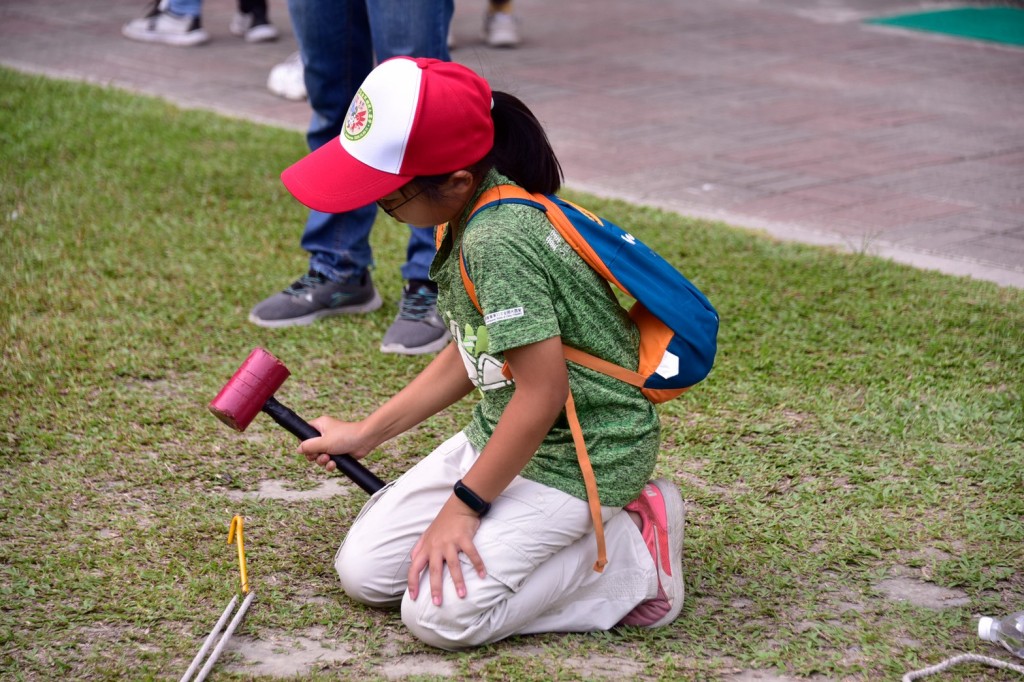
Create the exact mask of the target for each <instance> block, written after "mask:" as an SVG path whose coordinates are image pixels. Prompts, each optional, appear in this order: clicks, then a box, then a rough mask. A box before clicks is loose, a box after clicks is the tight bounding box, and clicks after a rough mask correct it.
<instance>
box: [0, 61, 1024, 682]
mask: <svg viewBox="0 0 1024 682" xmlns="http://www.w3.org/2000/svg"><path fill="white" fill-rule="evenodd" d="M304 151H305V147H304V140H303V138H302V136H301V135H300V134H298V133H295V132H287V131H282V130H278V129H273V128H268V127H262V126H258V125H252V124H248V123H245V122H239V121H234V120H229V119H225V118H221V117H218V116H215V115H212V114H207V113H199V112H184V111H181V110H179V109H176V108H174V107H172V106H170V105H168V104H165V103H163V102H160V101H156V100H151V99H146V98H142V97H136V96H131V95H128V94H125V93H122V92H119V91H115V90H109V89H103V88H98V87H94V86H88V85H81V84H70V83H63V82H55V81H49V80H46V79H42V78H38V77H29V76H24V75H19V74H15V73H13V72H10V71H6V70H0V278H2V283H3V289H2V296H0V312H2V316H0V321H2V326H0V347H2V352H3V356H2V367H0V456H2V461H3V464H4V468H5V471H6V473H5V475H4V476H3V478H2V479H0V519H2V521H3V523H2V525H0V677H2V678H4V679H61V678H63V679H97V680H99V679H110V680H114V679H177V678H178V677H179V676H180V675H181V674H182V673H183V672H184V670H185V668H186V667H187V666H188V663H189V661H190V660H191V658H192V656H193V655H194V654H195V653H196V651H197V650H198V648H199V645H200V643H201V641H202V639H203V637H205V635H206V633H207V632H209V630H210V628H211V627H212V626H213V623H214V622H215V621H216V619H217V616H218V615H219V614H220V612H221V610H222V609H223V608H224V606H225V605H226V604H227V602H228V600H229V599H230V597H231V595H232V594H233V592H234V591H235V590H236V588H237V585H238V573H237V569H236V556H235V552H234V549H233V548H232V546H230V545H228V544H227V543H226V539H227V530H228V523H229V521H230V519H231V517H232V516H233V515H235V514H241V515H243V516H244V518H245V524H246V525H245V537H246V549H247V555H248V569H249V577H250V580H251V581H252V584H253V586H254V588H255V589H256V591H257V599H256V602H255V603H254V604H253V607H252V608H251V609H250V611H249V614H248V616H247V617H246V620H245V622H244V623H243V624H242V627H241V628H240V629H239V631H238V633H237V634H236V638H237V639H238V640H239V642H240V643H241V644H240V646H242V647H243V648H244V647H249V648H253V647H258V646H260V645H261V644H262V645H267V644H268V643H274V642H278V643H279V644H278V645H277V646H278V647H279V648H280V647H284V648H288V647H289V646H291V645H290V644H288V643H287V642H290V641H293V639H294V638H297V637H302V638H304V639H303V640H302V641H304V642H306V643H307V644H308V645H310V646H312V645H314V644H315V645H317V646H323V647H324V648H325V649H329V650H331V651H333V652H334V654H335V656H334V657H333V658H331V657H325V658H323V659H322V660H321V661H320V662H319V663H316V664H313V665H309V666H306V667H305V668H304V669H303V670H302V674H301V677H302V679H310V680H326V679H338V678H347V679H359V680H363V679H374V678H383V677H384V675H385V674H388V671H392V672H393V671H394V670H405V671H406V673H407V674H408V676H412V677H414V678H415V679H424V680H425V679H435V678H437V679H451V678H455V679H501V680H533V679H536V680H544V679H559V680H572V679H594V678H600V677H608V678H610V679H665V680H707V679H717V678H725V679H729V677H728V676H729V675H731V674H733V673H737V672H740V671H743V670H761V671H767V672H768V673H770V674H771V675H775V676H778V679H789V678H792V679H831V680H894V679H899V677H900V676H901V675H902V674H903V673H905V672H907V671H909V670H914V669H918V668H922V667H925V666H927V665H932V664H935V663H938V662H940V661H941V660H943V659H945V658H947V657H948V656H951V655H953V654H955V653H962V652H975V653H981V654H986V655H991V656H998V657H1002V658H1008V655H1005V652H1003V651H1002V650H1001V649H999V648H996V647H995V645H991V644H987V643H984V642H980V641H979V640H978V639H977V638H976V636H975V632H974V629H975V623H976V620H977V616H978V615H980V614H989V615H996V614H1001V613H1005V612H1007V611H1008V610H1011V609H1015V610H1019V609H1021V608H1024V404H1022V401H1024V292H1022V291H1020V290H1014V289H1000V288H998V287H996V286H995V285H992V284H989V283H984V282H977V281H970V280H965V279H957V278H953V277H949V276H945V275H941V274H936V273H929V272H921V271H918V270H914V269H910V268H908V267H904V266H901V265H897V264H893V263H889V262H885V261H882V260H879V259H876V258H873V257H870V256H866V255H857V254H854V255H850V254H839V253H834V252H831V251H829V250H824V249H820V248H812V247H806V246H801V245H794V244H784V243H778V242H775V241H772V240H770V239H767V238H764V237H762V236H758V235H754V234H751V233H749V232H745V231H741V230H738V229H734V228H731V227H729V226H726V225H722V224H713V223H709V222H704V221H698V220H691V219H686V218H682V217H679V216H677V215H671V214H667V213H663V212H659V211H655V210H651V209H647V208H639V207H636V206H630V205H627V204H624V203H617V202H608V201H602V200H597V199H594V198H593V197H583V196H580V195H571V196H572V197H573V198H574V199H576V200H579V201H582V202H583V203H584V204H586V205H587V206H588V207H590V208H591V209H593V210H596V211H598V212H600V213H603V214H605V215H607V216H608V217H609V218H611V219H613V220H615V221H616V222H619V223H620V224H623V225H628V226H630V227H631V228H632V229H633V231H634V232H635V233H636V234H637V236H639V237H640V238H642V239H644V240H645V241H647V242H648V243H650V244H651V245H652V246H654V247H655V248H657V249H658V250H660V251H661V252H662V253H663V254H664V255H665V256H666V258H668V259H669V260H670V261H672V262H674V263H675V264H677V265H678V266H679V267H680V269H681V270H683V272H684V273H686V274H687V275H688V276H689V277H690V278H691V279H692V280H693V281H694V282H695V283H696V284H697V285H698V286H699V287H700V288H701V289H702V290H703V291H704V292H705V293H707V295H708V296H709V297H710V299H711V300H712V302H713V303H714V304H715V305H716V307H717V308H718V310H719V312H720V314H721V318H722V327H721V334H720V337H719V342H720V346H719V348H720V350H719V355H718V359H717V363H716V366H715V369H714V371H713V372H712V374H711V376H710V377H709V379H708V380H707V381H706V382H704V383H703V384H701V385H700V386H699V387H697V388H695V389H694V390H693V391H691V392H690V393H689V394H687V395H686V396H684V397H683V398H681V399H679V400H676V401H673V402H671V403H668V404H666V405H664V406H663V408H662V409H661V414H662V420H663V424H664V440H665V445H664V451H663V455H662V458H661V460H660V464H659V469H658V473H659V475H664V476H670V477H672V478H673V479H674V480H676V481H677V482H678V483H679V484H680V485H681V486H682V488H683V491H684V497H685V498H686V499H687V503H688V525H687V536H686V549H685V552H686V553H685V558H684V565H685V569H686V586H687V594H686V602H685V606H684V608H683V612H682V614H681V616H680V617H679V619H678V620H677V621H676V622H675V623H674V624H673V625H672V626H671V627H667V628H664V629H661V630H658V631H641V630H635V629H620V630H616V631H613V632H609V633H599V634H571V635H546V636H536V637H523V638H513V639H511V640H508V641H505V642H502V643H500V644H498V645H495V646H490V647H485V648H483V649H480V650H477V651H473V652H471V653H465V654H446V653H442V652H437V651H434V650H431V649H429V648H427V647H425V646H423V645H420V644H419V643H417V642H416V641H415V640H413V639H412V638H411V637H410V636H409V635H408V634H407V633H406V632H405V631H404V628H403V627H402V625H401V622H400V621H399V619H398V618H397V616H396V615H395V614H393V613H387V612H379V611H374V610H370V609H367V608H363V607H361V606H358V605H356V604H354V603H352V602H350V601H348V600H347V599H346V598H345V597H344V596H343V595H342V593H341V591H340V589H339V587H338V584H337V580H336V577H335V576H334V573H333V567H332V559H333V554H334V551H335V549H336V547H337V545H338V544H339V543H340V541H341V539H342V538H343V537H344V535H345V532H346V530H347V528H348V526H349V524H350V523H351V520H352V519H353V518H354V516H355V515H356V514H357V513H358V510H359V508H360V506H361V504H362V502H363V500H364V499H365V495H364V494H363V493H362V491H361V490H359V489H358V488H356V487H355V486H353V485H351V484H347V483H345V482H344V481H337V482H339V483H340V488H341V489H342V493H343V494H341V495H336V496H333V497H327V498H323V499H314V498H312V497H310V498H301V496H300V499H293V500H282V499H276V498H275V497H273V496H263V497H260V496H257V495H255V494H254V493H255V492H256V491H258V490H259V489H260V488H261V484H266V483H267V482H278V483H279V484H280V485H282V486H284V487H290V488H291V489H293V490H295V491H308V490H312V489H317V488H318V486H321V484H323V483H324V481H325V476H324V474H323V473H322V472H321V471H320V470H319V469H317V468H315V467H313V466H311V465H309V464H307V463H306V462H305V460H304V459H303V458H301V457H300V456H298V455H297V454H296V452H295V445H296V443H295V441H294V439H293V438H292V437H291V436H290V435H289V434H287V433H286V432H284V431H283V430H282V429H280V428H279V427H277V426H276V425H274V424H273V422H271V421H270V420H269V419H268V418H266V417H265V416H263V417H258V418H257V419H256V421H255V422H254V423H253V424H252V426H250V428H249V429H248V431H246V432H245V433H244V434H238V433H236V432H234V431H231V430H229V429H227V428H226V427H225V426H224V425H222V424H221V423H220V422H219V421H217V420H216V419H214V418H213V417H212V416H211V415H210V414H209V413H208V412H207V410H206V404H207V403H208V402H209V401H210V399H211V398H212V397H213V396H214V395H215V394H216V393H217V391H218V390H219V389H220V387H221V386H222V385H223V384H224V382H225V381H226V380H227V379H228V377H230V376H231V374H232V373H233V372H234V370H235V369H236V368H237V367H238V365H239V364H240V363H241V361H242V360H243V359H244V358H245V357H246V356H247V355H248V353H249V351H250V350H251V349H252V348H253V347H254V346H263V347H265V348H267V349H268V350H270V351H271V352H272V353H274V354H275V355H277V356H278V357H279V358H281V359H282V360H283V361H284V362H285V363H286V364H287V365H288V366H289V368H290V369H291V371H292V378H291V379H289V380H288V381H287V382H286V383H285V385H284V386H283V387H282V389H281V391H279V393H278V397H279V398H280V399H281V400H282V402H284V403H286V404H288V405H289V406H290V407H292V408H293V409H295V410H296V411H297V412H299V414H302V415H304V416H306V417H307V418H312V417H315V416H317V415H319V414H322V413H331V414H334V415H336V416H351V417H359V416H361V415H364V414H365V413H366V412H367V411H368V410H370V409H371V408H372V407H373V406H374V405H376V404H377V403H378V402H380V401H381V400H382V399H384V398H385V397H387V396H389V395H390V394H392V393H393V392H395V391H396V390H397V389H399V388H400V387H401V386H402V385H403V384H404V382H406V381H407V380H408V379H409V378H410V377H412V376H413V375H414V373H415V372H416V371H418V369H419V368H421V367H422V366H423V365H424V364H425V363H426V362H427V361H428V360H429V358H406V357H396V356H384V355H382V354H381V353H379V352H378V350H377V348H378V344H379V342H380V339H381V336H382V335H383V333H384V330H385V329H386V328H387V326H388V324H389V323H390V322H391V318H392V317H393V315H394V313H395V310H396V305H395V303H396V301H395V298H396V296H397V294H398V292H399V289H400V286H401V282H400V279H399V274H398V265H399V263H400V262H401V261H402V258H403V256H404V245H405V236H406V233H405V229H404V227H402V226H399V225H398V224H396V223H394V222H391V221H390V220H388V219H386V218H382V219H381V223H380V224H379V225H378V229H376V230H375V232H374V235H373V239H374V248H375V252H376V257H377V260H378V263H379V264H380V267H379V268H378V270H376V272H375V277H376V279H377V282H378V285H379V287H380V289H381V291H382V292H383V294H384V296H385V297H386V299H387V302H386V305H385V306H384V308H382V309H381V310H380V311H377V312H376V313H373V314H370V315H364V316H355V317H346V318H344V319H341V318H334V319H331V320H328V321H323V322H320V323H317V324H315V325H313V326H311V327H306V328H297V329H282V330H267V329H261V328H257V327H255V326H253V325H250V324H249V323H248V322H247V321H246V316H247V314H248V310H249V308H250V307H251V306H252V305H253V304H254V303H256V302H257V301H259V300H261V299H262V298H263V297H264V296H267V295H269V294H270V293H272V292H274V291H276V290H279V289H280V288H283V287H284V286H285V285H286V284H288V283H289V282H291V281H292V280H293V279H294V278H295V277H296V276H297V275H298V274H299V273H300V272H302V271H303V270H304V268H305V264H306V261H305V257H304V254H303V253H302V252H301V251H300V249H299V248H298V243H297V242H298V238H299V235H300V231H301V227H302V224H303V222H304V218H305V210H304V209H303V208H302V207H301V206H300V205H299V204H298V203H297V202H295V201H294V200H292V199H291V197H290V196H288V195H287V193H286V191H285V190H284V188H283V187H282V186H281V184H280V182H279V180H278V177H277V176H278V173H279V172H280V171H281V169H283V168H284V167H285V166H287V165H288V164H289V163H291V162H292V161H294V160H295V159H297V158H298V157H299V156H301V155H302V154H303V152H304ZM468 414H469V405H468V404H465V405H459V406H457V408H455V409H453V410H451V411H450V412H448V413H445V414H443V415H441V416H438V417H436V418H434V419H432V420H430V421H428V422H427V423H425V424H423V425H421V426H420V427H419V428H418V429H417V430H416V431H415V432H414V433H411V434H407V435H405V436H403V437H401V438H399V439H396V440H395V441H393V442H392V443H389V444H387V445H386V446H385V447H384V448H383V449H382V451H380V452H378V453H375V454H374V455H373V456H372V457H371V458H370V459H369V460H368V462H367V463H368V466H370V467H371V468H372V469H373V470H374V471H375V472H376V473H377V474H378V475H380V476H381V477H382V478H384V479H386V480H390V479H392V478H394V477H396V476H397V475H398V474H399V473H400V472H402V471H403V470H405V469H406V468H408V467H409V466H410V464H411V463H412V462H414V461H415V460H416V459H417V458H418V457H420V456H421V455H423V454H425V453H426V452H428V451H429V450H431V449H432V448H433V446H434V444H436V443H437V442H438V441H439V439H441V438H444V437H446V436H447V435H449V434H451V433H453V432H454V431H455V430H457V429H458V428H459V427H460V426H461V425H462V424H464V423H465V422H466V420H467V416H468ZM281 482H283V483H281ZM289 638H292V639H289ZM281 642H284V644H281ZM242 654H243V652H242V650H241V649H240V650H238V651H233V652H230V653H229V654H227V655H225V656H224V657H223V658H222V659H221V661H220V663H218V667H217V669H216V671H215V674H214V677H215V678H216V679H263V677H262V675H261V673H260V672H259V671H258V670H255V669H251V668H250V669H247V668H246V667H245V665H244V664H245V658H244V657H243V655H242ZM398 664H404V665H405V667H404V668H401V667H399V668H396V667H395V666H396V665H398ZM389 666H390V667H389ZM246 670H248V672H246ZM979 675H981V676H984V679H986V680H1011V679H1014V680H1016V679H1019V676H1017V675H1016V674H1014V673H1011V672H1007V671H1002V672H999V671H994V670H991V669H988V668H983V667H979V666H976V665H967V666H958V667H955V668H953V669H952V670H950V671H948V672H945V673H942V674H941V676H939V677H936V678H935V679H937V680H938V679H941V680H943V682H950V681H953V680H974V679H978V677H979ZM766 679H775V678H770V677H769V678H766Z"/></svg>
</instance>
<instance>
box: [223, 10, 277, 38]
mask: <svg viewBox="0 0 1024 682" xmlns="http://www.w3.org/2000/svg"><path fill="white" fill-rule="evenodd" d="M228 30H230V31H231V33H232V34H234V35H236V36H240V37H242V38H245V42H247V43H264V42H268V41H271V40H277V39H278V37H280V35H281V34H280V32H279V31H278V30H277V27H275V26H274V25H273V24H271V23H270V15H269V10H268V8H267V0H238V11H237V12H235V14H234V16H232V17H231V24H230V25H229V26H228Z"/></svg>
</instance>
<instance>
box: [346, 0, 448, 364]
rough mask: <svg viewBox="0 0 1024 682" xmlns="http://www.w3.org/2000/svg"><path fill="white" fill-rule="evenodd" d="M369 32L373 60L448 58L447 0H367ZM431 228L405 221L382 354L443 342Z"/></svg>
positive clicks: (432, 348) (440, 345)
mask: <svg viewBox="0 0 1024 682" xmlns="http://www.w3.org/2000/svg"><path fill="white" fill-rule="evenodd" d="M366 4H367V10H368V13H369V19H370V32H371V34H372V36H373V45H374V48H375V50H376V55H377V60H378V62H381V61H384V60H386V59H390V58H391V57H398V56H414V57H433V58H434V59H441V60H444V61H448V60H449V59H450V58H451V57H450V55H449V54H448V27H449V26H450V25H451V20H452V13H453V12H454V9H455V7H454V3H453V2H452V0H421V1H420V2H412V3H410V2H408V0H367V3H366ZM434 251H435V245H434V228H433V226H429V227H415V226H412V225H410V226H409V243H408V246H407V248H406V260H405V263H404V264H403V265H402V279H404V280H405V281H406V282H408V284H407V285H406V286H405V288H404V289H403V290H402V298H401V302H400V303H399V311H398V315H397V317H396V318H395V320H394V322H393V323H392V324H391V327H390V328H389V329H388V331H387V333H386V334H384V339H383V340H382V342H381V346H380V349H381V351H383V352H385V353H402V354H408V355H415V354H419V353H433V352H436V351H439V350H441V349H442V348H444V346H445V345H446V344H447V343H448V337H449V334H448V329H447V328H446V327H445V325H444V322H443V321H442V320H441V318H440V316H439V315H438V314H437V286H436V285H435V284H434V283H433V282H431V281H430V277H429V271H430V262H431V261H432V260H433V258H434Z"/></svg>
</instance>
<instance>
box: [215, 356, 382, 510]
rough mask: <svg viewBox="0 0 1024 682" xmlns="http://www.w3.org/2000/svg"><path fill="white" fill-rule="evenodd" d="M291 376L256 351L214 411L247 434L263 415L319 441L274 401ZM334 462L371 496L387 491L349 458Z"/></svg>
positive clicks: (305, 424) (314, 432)
mask: <svg viewBox="0 0 1024 682" xmlns="http://www.w3.org/2000/svg"><path fill="white" fill-rule="evenodd" d="M290 374H291V372H289V371H288V368H287V367H285V366H284V363H282V362H281V361H280V360H278V359H277V358H275V357H274V356H273V355H271V354H270V353H268V352H267V351H265V350H264V349H262V348H254V349H253V351H252V352H251V353H249V357H248V358H246V359H245V362H243V363H242V366H241V367H239V368H238V371H237V372H235V374H234V376H232V377H231V379H230V380H229V381H228V383H226V384H224V388H222V389H221V390H220V393H218V394H217V397H216V398H214V399H213V401H212V402H211V403H210V411H211V412H213V414H214V415H216V417H217V419H220V420H221V421H222V422H224V423H225V424H227V425H228V426H230V427H231V428H233V429H235V430H236V431H244V430H245V429H246V427H247V426H249V424H250V422H252V420H253V419H254V418H255V417H256V415H257V414H259V413H260V411H263V412H266V413H267V414H269V415H270V416H271V417H272V418H273V419H274V421H276V422H277V423H278V424H280V425H281V426H283V427H284V428H286V429H288V430H289V431H291V432H292V433H293V434H294V435H295V436H297V437H298V438H299V440H308V439H310V438H317V437H319V436H320V432H319V431H317V430H316V429H315V428H313V427H312V426H310V425H309V423H308V422H306V421H305V420H303V419H302V418H301V417H300V416H299V415H297V414H295V413H294V412H292V411H291V410H290V409H288V408H287V407H285V406H284V405H282V404H281V403H279V402H278V401H277V399H276V398H274V393H275V392H276V391H277V389H279V388H280V387H281V384H283V383H284V381H285V379H287V378H288V376H289V375H290ZM331 461H333V462H334V464H335V466H337V467H338V471H340V472H341V473H343V474H345V475H346V476H348V477H349V478H350V479H352V480H353V481H354V482H355V484H356V485H358V486H359V487H360V488H362V489H363V490H365V491H366V492H368V493H370V494H371V495H372V494H373V493H375V492H377V491H378V490H380V489H381V488H383V487H384V481H382V480H380V479H379V478H377V477H376V476H375V475H374V474H373V473H372V472H371V471H370V470H369V469H367V468H366V467H364V466H363V465H362V464H360V463H359V462H357V461H356V460H354V459H352V457H350V456H349V455H331Z"/></svg>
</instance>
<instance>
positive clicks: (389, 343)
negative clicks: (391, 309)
mask: <svg viewBox="0 0 1024 682" xmlns="http://www.w3.org/2000/svg"><path fill="white" fill-rule="evenodd" d="M450 337H451V334H449V333H448V329H447V328H446V327H445V326H444V322H443V321H442V320H441V318H440V316H438V314H437V291H436V290H435V289H434V288H433V287H432V286H431V285H430V284H427V283H424V282H409V286H407V287H405V289H403V290H402V302H401V304H400V306H399V310H398V317H396V318H395V321H394V322H392V323H391V326H390V327H389V328H388V331H387V333H385V334H384V341H383V342H381V344H380V350H381V352H383V353H399V354H401V355H420V354H421V353H435V352H437V351H439V350H441V349H442V348H444V347H445V346H447V345H448V339H449V338H450Z"/></svg>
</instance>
